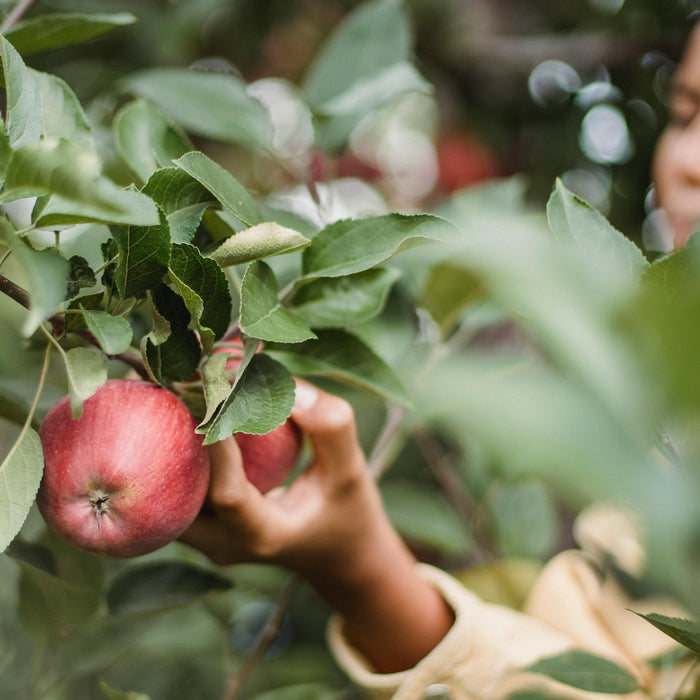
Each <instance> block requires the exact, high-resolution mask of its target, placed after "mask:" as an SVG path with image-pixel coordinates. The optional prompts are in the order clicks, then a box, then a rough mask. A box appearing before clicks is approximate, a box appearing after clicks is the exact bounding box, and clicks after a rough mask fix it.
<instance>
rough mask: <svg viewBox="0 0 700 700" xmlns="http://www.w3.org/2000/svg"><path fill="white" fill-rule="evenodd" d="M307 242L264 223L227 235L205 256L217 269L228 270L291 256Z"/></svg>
mask: <svg viewBox="0 0 700 700" xmlns="http://www.w3.org/2000/svg"><path fill="white" fill-rule="evenodd" d="M309 243H310V241H309V239H308V238H306V236H302V234H300V233H299V232H297V231H294V230H293V229H290V228H286V227H284V226H280V225H279V224H276V223H274V222H271V221H266V222H264V223H262V224H258V225H257V226H252V227H251V228H248V229H246V230H245V231H240V232H239V233H236V234H235V235H233V236H229V237H228V238H227V239H226V240H225V241H224V242H223V243H222V244H221V245H220V246H219V247H218V248H216V249H215V250H213V251H212V252H211V253H210V254H209V256H210V257H211V258H213V259H214V260H216V262H218V263H219V265H221V267H229V266H230V265H239V264H240V263H245V262H252V261H254V260H260V259H261V258H269V257H270V256H272V255H282V254H284V253H292V252H293V251H295V250H300V249H301V248H305V247H306V246H307V245H309Z"/></svg>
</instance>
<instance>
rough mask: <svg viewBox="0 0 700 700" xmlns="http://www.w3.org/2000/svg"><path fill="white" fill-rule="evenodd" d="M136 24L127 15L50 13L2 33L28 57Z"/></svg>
mask: <svg viewBox="0 0 700 700" xmlns="http://www.w3.org/2000/svg"><path fill="white" fill-rule="evenodd" d="M135 21H136V17H135V16H134V15H132V14H131V13H130V12H116V13H114V14H104V13H103V14H100V13H95V14H79V13H69V12H61V13H55V14H53V13H52V14H44V15H39V16H38V17H32V18H30V19H26V20H24V21H22V22H18V23H17V24H16V25H15V26H13V27H12V28H10V29H9V30H8V31H7V32H6V33H5V37H6V38H7V39H8V40H9V41H10V42H12V44H13V45H14V47H15V48H16V49H17V51H19V53H21V54H24V55H28V54H32V53H36V52H38V51H46V50H47V49H55V48H58V47H60V46H68V45H70V44H76V43H79V42H83V41H87V40H88V39H93V38H94V37H96V36H100V35H101V34H104V33H105V32H109V31H111V30H112V29H117V28H118V27H124V26H127V25H129V24H133V23H134V22H135Z"/></svg>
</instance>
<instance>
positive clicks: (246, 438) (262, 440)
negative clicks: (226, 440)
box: [214, 338, 302, 493]
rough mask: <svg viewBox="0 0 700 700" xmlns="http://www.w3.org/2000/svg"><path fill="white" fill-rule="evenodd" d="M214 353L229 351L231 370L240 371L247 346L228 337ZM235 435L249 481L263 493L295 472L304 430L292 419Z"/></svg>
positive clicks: (228, 362)
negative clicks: (267, 428) (264, 429)
mask: <svg viewBox="0 0 700 700" xmlns="http://www.w3.org/2000/svg"><path fill="white" fill-rule="evenodd" d="M214 352H215V353H228V354H229V359H228V360H227V362H226V371H227V372H233V371H235V370H237V369H238V367H239V365H240V364H241V360H242V359H243V345H242V343H241V342H240V340H238V339H237V338H230V339H228V340H227V341H226V342H225V343H224V344H222V345H220V346H218V347H216V348H215V349H214ZM231 381H233V379H232V380H231ZM234 437H235V439H236V442H237V443H238V447H239V448H240V450H241V457H242V458H243V470H244V471H245V473H246V476H247V477H248V481H250V482H251V483H252V484H253V486H255V487H256V488H257V489H258V490H259V491H260V492H261V493H267V492H268V491H270V490H272V489H273V488H275V487H277V486H279V485H280V484H282V483H283V482H284V480H285V479H286V478H287V477H288V476H289V475H290V474H291V472H292V469H294V465H295V464H296V461H297V459H298V458H299V452H300V451H301V445H302V432H301V430H300V429H299V427H298V426H297V425H296V423H294V422H293V421H292V420H291V419H287V420H286V421H285V422H284V423H282V425H279V426H277V427H276V428H274V429H273V430H271V431H270V432H269V433H265V434H264V435H254V434H252V433H236V434H235V435H234Z"/></svg>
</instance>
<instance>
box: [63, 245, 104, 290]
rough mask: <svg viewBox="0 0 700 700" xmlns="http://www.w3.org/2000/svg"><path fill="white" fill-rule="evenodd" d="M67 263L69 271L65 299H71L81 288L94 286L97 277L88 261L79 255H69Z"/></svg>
mask: <svg viewBox="0 0 700 700" xmlns="http://www.w3.org/2000/svg"><path fill="white" fill-rule="evenodd" d="M68 264H69V265H70V272H69V274H68V289H67V291H66V299H72V298H73V297H75V296H77V295H78V294H79V293H80V290H81V289H84V288H86V287H94V286H95V285H96V284H97V277H96V276H95V273H94V271H93V269H92V268H91V267H90V263H88V261H87V260H86V259H85V258H83V257H82V256H80V255H71V258H70V260H69V261H68Z"/></svg>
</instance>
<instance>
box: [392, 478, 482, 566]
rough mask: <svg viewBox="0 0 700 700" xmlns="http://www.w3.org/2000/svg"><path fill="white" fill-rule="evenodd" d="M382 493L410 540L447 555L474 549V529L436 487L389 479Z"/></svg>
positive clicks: (397, 527) (397, 525)
mask: <svg viewBox="0 0 700 700" xmlns="http://www.w3.org/2000/svg"><path fill="white" fill-rule="evenodd" d="M382 497H383V499H384V504H385V507H386V510H387V513H388V515H389V518H390V519H391V522H392V523H393V524H394V526H395V527H396V529H397V530H398V531H399V532H400V533H401V534H402V535H403V536H404V537H405V538H407V539H408V540H409V541H410V542H412V543H414V544H418V545H422V546H426V547H430V548H432V549H435V550H437V551H438V552H440V553H443V554H446V555H451V554H452V555H463V554H464V553H465V552H468V551H470V550H471V547H472V545H473V539H472V536H471V533H470V532H469V531H468V529H467V527H466V526H465V524H464V523H463V522H462V520H461V519H460V518H459V517H458V516H457V514H456V513H455V511H454V510H453V509H452V508H451V507H450V504H449V503H448V502H447V501H446V500H445V498H444V497H443V496H442V495H440V494H439V493H438V492H437V491H435V490H430V489H426V488H425V485H422V484H417V483H413V482H410V481H407V480H404V481H387V482H386V483H383V484H382Z"/></svg>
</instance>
